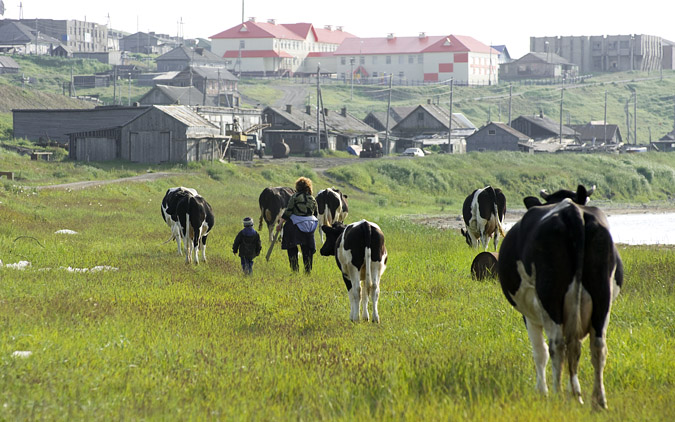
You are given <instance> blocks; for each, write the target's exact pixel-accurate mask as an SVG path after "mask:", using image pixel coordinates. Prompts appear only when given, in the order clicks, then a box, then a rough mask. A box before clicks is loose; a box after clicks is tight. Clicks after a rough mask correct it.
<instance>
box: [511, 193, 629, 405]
mask: <svg viewBox="0 0 675 422" xmlns="http://www.w3.org/2000/svg"><path fill="white" fill-rule="evenodd" d="M587 197H588V194H587V192H586V189H585V188H584V187H583V186H579V188H578V190H577V193H576V199H577V200H580V201H583V202H585V201H586V198H587ZM561 198H562V199H561V201H560V202H557V203H551V204H546V205H531V204H530V205H529V208H528V210H527V212H526V213H525V215H523V218H522V219H521V220H520V221H519V222H517V223H516V224H515V225H514V226H513V227H512V228H511V230H509V232H508V234H507V235H506V237H505V238H504V241H503V242H502V246H501V248H500V249H499V265H498V274H499V281H500V284H501V287H502V291H503V293H504V295H505V296H506V299H507V300H508V301H509V303H510V304H511V305H512V306H513V307H515V308H516V310H518V311H519V312H520V313H521V314H522V315H523V317H524V320H525V325H526V327H527V333H528V336H529V338H530V342H531V343H532V349H533V357H534V363H535V368H536V375H537V389H538V390H539V391H540V392H541V393H543V394H547V393H548V387H547V385H546V375H545V371H546V364H547V363H548V357H549V354H550V356H551V361H552V369H553V390H554V391H560V387H561V376H562V370H563V366H564V362H565V358H567V369H568V372H569V377H570V379H569V386H570V391H571V392H572V394H573V396H574V397H575V398H576V399H577V400H578V401H579V402H580V403H583V400H582V397H581V387H580V385H579V379H578V375H577V370H578V365H579V357H580V355H581V342H582V340H583V339H584V338H585V337H586V336H587V335H590V350H591V362H592V364H593V368H594V371H595V377H594V386H593V393H592V398H591V400H592V403H593V405H594V406H597V407H600V408H607V399H606V397H605V387H604V384H603V371H604V367H605V360H606V356H607V343H606V333H607V325H608V323H609V313H610V309H611V305H612V302H613V301H614V299H615V298H616V297H617V295H618V294H619V291H620V290H621V287H622V285H623V263H622V261H621V257H620V256H619V253H618V251H617V249H616V246H615V245H614V242H613V241H612V236H611V234H610V232H609V225H608V222H607V218H606V216H605V214H604V213H603V212H602V211H601V210H600V209H598V208H595V207H591V206H586V205H580V204H577V203H575V202H574V201H573V200H572V199H570V198H569V197H564V196H563V197H561ZM549 199H550V197H549ZM544 332H545V333H546V337H548V345H547V344H546V343H545V340H544V335H543V333H544Z"/></svg>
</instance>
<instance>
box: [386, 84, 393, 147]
mask: <svg viewBox="0 0 675 422" xmlns="http://www.w3.org/2000/svg"><path fill="white" fill-rule="evenodd" d="M393 77H394V75H393V74H390V75H389V100H388V101H387V123H386V125H387V127H386V128H385V132H384V147H385V148H386V150H385V152H386V153H387V155H389V151H391V149H390V148H389V113H391V81H392V79H393Z"/></svg>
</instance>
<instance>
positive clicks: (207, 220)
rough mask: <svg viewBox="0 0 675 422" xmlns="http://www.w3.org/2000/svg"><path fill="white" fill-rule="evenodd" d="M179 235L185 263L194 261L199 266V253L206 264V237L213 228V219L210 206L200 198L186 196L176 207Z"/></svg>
mask: <svg viewBox="0 0 675 422" xmlns="http://www.w3.org/2000/svg"><path fill="white" fill-rule="evenodd" d="M176 214H177V215H178V224H179V225H180V234H181V236H182V237H183V243H184V244H185V262H187V263H189V262H192V255H193V252H194V260H195V262H196V263H197V264H199V251H200V250H201V252H202V258H203V259H204V262H206V236H208V234H209V232H210V231H211V229H212V228H213V224H214V218H213V210H212V208H211V205H209V203H208V202H206V200H205V199H204V198H202V197H201V196H187V197H185V198H183V199H181V200H180V202H178V205H177V206H176Z"/></svg>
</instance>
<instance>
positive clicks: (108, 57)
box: [52, 51, 122, 66]
mask: <svg viewBox="0 0 675 422" xmlns="http://www.w3.org/2000/svg"><path fill="white" fill-rule="evenodd" d="M52 55H54V54H52ZM71 57H74V58H76V59H88V60H96V61H99V62H101V63H104V64H110V65H114V66H118V65H121V64H122V52H121V51H91V52H73V53H71Z"/></svg>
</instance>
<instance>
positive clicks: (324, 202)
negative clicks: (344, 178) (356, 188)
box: [316, 188, 349, 242]
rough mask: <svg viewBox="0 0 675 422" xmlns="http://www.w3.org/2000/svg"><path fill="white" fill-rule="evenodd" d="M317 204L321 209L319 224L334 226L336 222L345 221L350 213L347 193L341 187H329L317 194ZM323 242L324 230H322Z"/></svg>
mask: <svg viewBox="0 0 675 422" xmlns="http://www.w3.org/2000/svg"><path fill="white" fill-rule="evenodd" d="M316 205H317V207H318V209H319V226H321V227H323V226H332V225H333V223H335V222H340V223H344V222H345V219H346V218H347V214H348V213H349V209H348V208H347V195H344V194H343V193H342V192H340V190H339V189H335V188H327V189H323V190H321V191H319V193H317V194H316ZM320 234H321V241H322V242H323V231H321V232H320Z"/></svg>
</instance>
